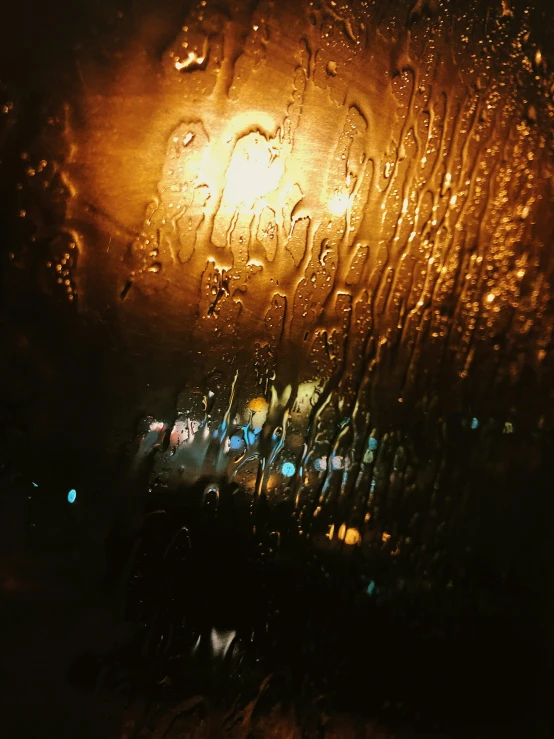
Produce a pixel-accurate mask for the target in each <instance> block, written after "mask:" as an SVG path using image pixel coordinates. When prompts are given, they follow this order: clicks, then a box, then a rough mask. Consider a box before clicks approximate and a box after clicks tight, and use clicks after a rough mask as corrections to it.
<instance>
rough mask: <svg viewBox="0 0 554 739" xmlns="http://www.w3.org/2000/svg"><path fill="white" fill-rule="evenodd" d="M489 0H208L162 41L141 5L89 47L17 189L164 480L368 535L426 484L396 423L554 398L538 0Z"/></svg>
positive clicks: (510, 410)
mask: <svg viewBox="0 0 554 739" xmlns="http://www.w3.org/2000/svg"><path fill="white" fill-rule="evenodd" d="M388 5H390V7H388ZM463 5H464V4H463V3H462V4H460V7H463ZM485 5H486V4H483V8H481V7H479V12H472V11H471V10H470V9H467V10H457V9H456V7H457V6H454V7H452V8H449V4H448V3H441V2H438V1H437V2H434V1H433V2H431V1H429V2H427V1H426V0H418V2H416V3H415V4H410V3H392V4H383V3H372V2H350V3H347V2H323V1H322V2H301V3H297V2H295V3H289V2H284V3H282V2H279V3H276V2H270V1H269V0H267V1H263V0H262V1H261V2H251V3H245V2H243V3H232V2H229V3H225V4H223V5H222V4H221V3H212V2H210V0H206V1H205V2H200V3H198V4H197V5H196V6H195V7H192V8H191V9H190V11H189V12H188V13H187V14H185V15H184V16H183V18H182V25H181V26H180V27H179V28H177V29H175V32H174V34H171V41H170V43H169V44H168V45H166V46H165V47H164V49H163V51H162V52H161V54H159V55H158V56H154V55H149V54H148V49H149V47H148V45H147V44H145V45H143V46H141V40H143V37H144V39H146V40H147V39H148V32H149V26H150V25H151V24H152V19H148V20H147V21H145V22H144V27H143V28H142V29H138V32H137V31H136V29H135V37H134V38H133V39H131V40H130V41H128V42H127V43H126V44H123V46H122V49H120V53H119V54H118V55H114V57H113V58H112V59H111V61H110V64H109V65H108V68H106V67H104V68H103V67H102V66H101V64H99V63H97V61H96V60H95V59H94V54H93V53H92V52H91V53H89V54H88V55H87V53H86V52H83V53H82V55H81V57H80V58H79V59H78V62H77V68H78V71H79V80H80V93H79V95H75V96H74V98H73V99H72V100H71V101H70V102H69V103H66V104H65V105H64V106H63V109H60V110H58V111H57V112H56V115H55V116H53V117H52V118H50V119H49V120H48V121H47V122H46V124H45V131H44V132H43V134H42V139H41V144H43V142H44V140H45V139H46V140H52V141H54V142H55V146H53V150H54V151H56V150H57V151H58V152H59V154H58V156H57V157H54V158H50V157H49V156H48V155H47V153H46V152H47V147H45V148H44V151H43V152H42V153H40V145H37V147H36V148H37V152H39V155H37V154H36V152H32V151H31V152H22V153H21V157H22V159H23V160H24V161H25V171H26V178H25V181H24V182H23V183H20V184H18V188H20V189H21V190H22V195H21V202H22V207H21V210H20V212H19V214H18V215H19V217H20V218H21V219H27V220H30V221H31V222H32V223H33V221H35V223H34V226H35V228H36V229H38V231H39V233H41V236H44V235H46V236H47V238H48V240H49V246H48V257H47V259H45V260H44V262H41V263H40V264H39V266H38V280H39V282H40V283H41V284H42V285H43V288H44V290H45V291H47V292H49V293H50V294H52V295H57V296H58V298H59V299H62V300H65V301H67V302H68V303H71V304H72V306H71V309H72V310H75V311H77V313H78V314H82V315H89V316H90V315H92V316H105V315H107V311H109V322H111V323H112V324H113V325H114V326H115V327H116V329H115V330H116V331H117V332H118V342H120V346H121V347H123V349H122V351H125V352H129V354H130V356H136V358H137V359H136V365H137V367H138V369H137V372H138V375H139V377H140V378H141V379H143V380H144V383H143V385H144V386H143V387H142V388H141V389H139V391H137V392H138V393H142V398H143V406H146V407H145V410H146V412H148V413H149V414H151V416H152V421H151V424H150V427H149V431H148V432H147V433H146V434H145V435H144V436H142V437H140V439H139V444H138V447H139V451H138V454H139V456H140V455H141V454H146V452H147V451H149V450H150V449H151V441H152V440H151V436H152V434H154V435H157V436H158V437H159V436H160V435H161V436H162V437H164V438H165V439H166V445H165V446H166V450H165V451H164V452H163V453H160V454H158V455H157V461H156V468H157V470H156V473H157V475H158V479H159V480H162V481H163V485H164V486H168V487H169V488H171V489H173V490H175V493H176V494H178V490H179V488H180V486H182V484H184V483H185V484H186V483H191V482H194V481H195V480H197V479H198V478H199V477H206V476H207V477H210V476H211V477H213V478H214V480H218V479H224V480H232V481H235V482H237V483H238V484H240V485H241V486H242V487H243V488H244V489H246V490H248V491H249V492H250V493H251V494H252V496H253V497H258V496H260V495H267V496H268V497H269V499H270V500H280V499H283V497H284V498H288V499H292V500H294V501H295V504H296V506H297V507H298V510H299V511H301V512H303V513H305V514H306V515H307V516H308V518H309V519H310V520H312V518H313V517H314V516H317V515H319V514H320V513H322V512H324V511H325V509H326V506H330V509H332V510H333V514H332V520H331V519H329V520H327V521H326V523H325V527H327V528H326V531H327V535H328V536H329V537H339V538H340V539H342V540H344V541H345V542H347V543H349V542H356V543H357V542H359V541H361V540H364V539H366V538H368V537H369V538H370V539H371V538H372V537H375V536H377V538H378V539H380V537H381V536H385V533H386V532H385V531H384V529H383V530H380V529H379V530H375V529H374V526H381V528H383V525H384V524H383V522H381V524H374V523H372V512H373V511H374V509H376V508H378V507H379V504H380V503H379V502H380V501H382V500H384V499H385V498H387V497H388V496H390V495H391V494H392V492H391V491H392V490H393V489H394V490H397V494H402V495H406V496H409V495H411V493H410V492H409V491H411V490H412V489H415V488H417V489H418V490H419V493H418V494H421V495H423V496H424V498H425V497H426V496H428V495H436V493H433V490H434V489H435V488H436V487H437V485H440V483H439V481H438V478H439V477H440V475H439V473H438V469H439V468H440V466H441V462H440V455H441V452H440V450H439V449H437V455H438V456H437V459H434V460H433V461H432V462H428V461H426V460H420V461H418V462H416V461H415V459H416V457H417V453H416V451H415V448H414V444H413V441H410V440H409V439H408V438H407V437H406V436H405V433H404V431H402V429H403V428H405V426H406V424H408V425H410V426H411V427H412V428H414V427H416V426H417V425H418V424H419V425H420V426H422V427H424V426H425V424H426V423H428V421H429V419H432V422H433V423H435V424H439V426H440V424H441V423H442V422H443V420H444V418H445V416H446V415H447V414H449V413H457V414H460V415H461V418H462V420H461V423H462V425H463V426H464V428H466V429H467V430H468V432H469V431H473V432H474V433H475V434H480V433H481V432H482V428H483V426H481V429H479V428H477V425H478V424H479V420H478V419H477V418H476V417H477V416H478V415H479V414H482V415H483V420H486V419H485V416H487V417H490V415H491V413H494V412H495V411H496V410H497V409H498V407H499V406H500V407H501V413H500V416H501V418H500V420H499V421H498V420H497V422H496V424H497V426H498V424H500V426H499V428H500V429H501V430H504V431H505V432H506V433H510V432H511V431H513V429H514V428H517V425H518V423H519V422H521V423H524V424H526V425H527V426H529V425H531V426H533V425H534V426H535V427H536V426H537V424H538V425H539V426H540V424H541V423H544V420H545V414H546V418H550V413H551V408H550V405H548V406H547V407H545V408H544V409H543V410H542V412H540V413H537V412H536V408H535V406H534V404H533V403H534V401H533V399H531V400H530V401H529V404H530V406H532V410H530V409H529V408H528V407H524V408H522V407H521V405H522V404H521V401H522V398H523V399H525V388H524V387H522V383H523V380H522V378H526V379H525V381H526V382H527V381H528V378H529V376H532V378H533V381H534V382H535V384H536V385H537V386H538V387H540V386H541V382H542V381H543V379H544V377H545V376H549V374H550V372H549V370H548V367H550V360H549V356H550V355H549V344H550V338H551V334H552V327H553V323H552V311H551V308H550V283H549V275H550V260H549V259H548V250H547V247H548V240H549V237H550V232H551V223H550V220H549V218H548V211H549V209H550V205H551V196H552V193H551V182H552V156H551V122H552V121H551V119H552V106H551V103H550V88H549V85H550V77H549V75H548V70H547V67H546V62H545V60H544V58H543V50H541V48H540V47H539V46H538V45H537V43H536V42H535V41H534V39H533V37H532V36H530V30H529V27H528V24H527V17H528V12H529V11H528V10H527V9H525V8H523V9H522V8H521V7H519V6H518V10H517V17H514V13H515V11H514V9H513V8H512V7H511V5H510V3H509V2H499V3H496V4H493V6H494V7H493V6H491V7H490V8H489V7H488V5H487V7H486V8H485ZM121 16H122V14H119V16H118V17H116V18H115V19H114V23H118V22H119V23H121V24H124V22H125V18H124V17H121ZM137 37H138V40H137ZM16 108H17V106H15V107H14V103H13V102H10V101H9V100H7V102H6V104H5V106H4V110H3V115H4V120H5V121H6V123H5V125H7V126H9V125H10V124H9V121H10V117H11V116H15V115H16V113H17V110H16ZM56 147H57V148H56ZM37 189H38V190H41V189H42V190H46V191H47V192H48V194H49V197H51V200H50V206H49V207H51V204H52V200H54V201H56V202H58V206H59V211H60V212H59V213H58V214H57V216H58V218H57V222H56V223H55V224H51V225H47V224H44V223H43V222H41V221H40V219H41V214H40V213H38V212H33V208H31V209H29V210H27V209H26V208H25V202H26V198H27V200H28V201H29V202H31V203H32V204H33V203H34V201H33V198H34V199H35V201H36V199H37V195H36V190H37ZM52 196H53V197H52ZM35 205H36V203H35ZM34 210H35V211H36V210H37V209H36V208H35V209H34ZM11 257H12V260H13V261H15V262H17V261H18V259H19V258H20V256H19V255H17V254H12V255H11ZM101 320H106V319H105V318H103V319H101ZM152 366H155V368H156V369H155V370H152V372H153V373H154V375H155V376H156V377H157V384H158V386H160V385H161V384H162V383H165V384H166V386H171V387H172V388H173V389H174V390H175V396H177V395H178V397H174V399H173V400H174V401H175V402H173V401H172V402H173V410H171V409H170V406H169V404H168V403H165V405H164V403H159V402H158V399H156V397H155V392H154V391H153V389H152V386H151V384H150V383H148V382H146V378H147V376H148V374H149V373H150V372H151V367H152ZM145 367H147V368H148V369H144V370H143V368H145ZM141 372H142V373H143V374H141ZM154 384H155V383H154ZM149 399H151V400H150V401H149ZM468 401H469V402H468ZM523 405H525V403H523ZM472 408H473V410H472ZM116 415H117V412H116ZM474 421H476V423H474ZM128 422H129V419H128V418H125V419H120V425H121V424H123V425H124V424H125V423H128ZM429 422H430V421H429ZM116 425H117V424H116ZM158 441H159V439H158ZM439 447H440V444H439ZM414 465H415V467H417V466H418V465H421V466H422V469H421V471H420V472H418V473H417V474H416V472H415V471H413V470H414V469H415V467H414ZM409 470H412V473H410V472H409ZM425 488H428V490H427V492H424V490H423V489H425ZM402 491H403V492H402ZM337 506H338V507H337ZM408 534H409V531H408V530H406V531H405V532H403V535H404V537H405V536H406V535H408ZM403 541H404V539H403V537H402V535H401V533H400V531H399V532H398V536H397V537H394V540H391V542H392V546H393V549H394V548H399V547H400V548H402V546H403Z"/></svg>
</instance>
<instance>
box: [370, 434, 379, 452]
mask: <svg viewBox="0 0 554 739" xmlns="http://www.w3.org/2000/svg"><path fill="white" fill-rule="evenodd" d="M378 446H379V442H378V441H377V439H376V438H375V437H374V436H372V437H371V439H370V440H369V451H370V452H374V451H375V450H376V449H377V447H378Z"/></svg>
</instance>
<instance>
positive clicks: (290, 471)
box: [281, 462, 296, 477]
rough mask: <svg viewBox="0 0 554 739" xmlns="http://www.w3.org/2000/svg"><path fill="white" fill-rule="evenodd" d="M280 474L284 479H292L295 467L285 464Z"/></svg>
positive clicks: (290, 463)
mask: <svg viewBox="0 0 554 739" xmlns="http://www.w3.org/2000/svg"><path fill="white" fill-rule="evenodd" d="M281 472H282V473H283V475H284V476H285V477H292V476H293V475H294V473H295V472H296V467H295V466H294V465H293V463H292V462H285V463H284V465H283V466H282V467H281Z"/></svg>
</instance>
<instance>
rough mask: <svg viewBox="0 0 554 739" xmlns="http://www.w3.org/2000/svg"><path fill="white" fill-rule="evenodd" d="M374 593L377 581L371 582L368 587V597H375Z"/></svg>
mask: <svg viewBox="0 0 554 739" xmlns="http://www.w3.org/2000/svg"><path fill="white" fill-rule="evenodd" d="M374 592H375V581H374V580H370V582H369V585H368V586H367V590H366V593H367V594H368V595H373V593H374Z"/></svg>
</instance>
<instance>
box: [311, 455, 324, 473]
mask: <svg viewBox="0 0 554 739" xmlns="http://www.w3.org/2000/svg"><path fill="white" fill-rule="evenodd" d="M314 467H315V469H316V471H317V472H325V470H326V469H327V457H319V459H316V461H315V462H314Z"/></svg>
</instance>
